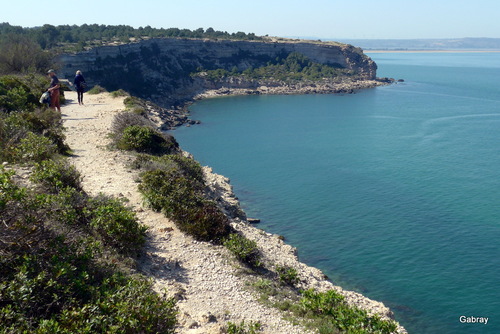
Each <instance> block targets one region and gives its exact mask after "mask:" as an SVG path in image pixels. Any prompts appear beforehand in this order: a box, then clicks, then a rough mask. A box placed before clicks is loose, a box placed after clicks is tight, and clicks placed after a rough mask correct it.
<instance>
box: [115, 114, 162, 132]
mask: <svg viewBox="0 0 500 334" xmlns="http://www.w3.org/2000/svg"><path fill="white" fill-rule="evenodd" d="M134 125H137V126H145V127H150V128H154V123H153V122H151V121H150V120H149V119H147V118H146V117H144V116H141V115H138V114H135V113H131V112H128V111H124V112H120V113H118V114H116V115H115V117H114V118H113V123H112V124H111V132H112V134H113V135H114V136H119V135H120V134H121V133H122V132H123V130H125V129H126V128H128V127H129V126H134Z"/></svg>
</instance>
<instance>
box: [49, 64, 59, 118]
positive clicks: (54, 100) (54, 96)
mask: <svg viewBox="0 0 500 334" xmlns="http://www.w3.org/2000/svg"><path fill="white" fill-rule="evenodd" d="M47 74H48V75H49V76H50V87H49V89H47V91H48V92H49V93H50V107H51V108H54V109H55V110H57V111H59V112H61V104H60V103H59V94H60V93H59V88H61V84H60V83H59V79H58V78H57V76H56V71H54V70H49V71H48V72H47Z"/></svg>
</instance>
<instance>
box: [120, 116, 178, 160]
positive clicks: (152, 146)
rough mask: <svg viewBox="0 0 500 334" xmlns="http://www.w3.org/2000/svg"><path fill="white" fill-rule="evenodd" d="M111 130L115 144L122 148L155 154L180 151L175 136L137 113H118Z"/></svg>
mask: <svg viewBox="0 0 500 334" xmlns="http://www.w3.org/2000/svg"><path fill="white" fill-rule="evenodd" d="M111 130H112V135H111V137H112V139H113V143H114V145H115V146H116V147H117V148H119V149H122V150H127V151H136V152H141V153H149V154H155V155H163V154H171V153H178V152H179V144H178V143H177V141H176V140H175V138H174V137H173V136H171V135H168V134H164V133H161V132H159V131H158V130H156V129H155V128H154V124H153V123H152V122H151V121H150V120H148V119H147V118H145V117H143V116H141V115H138V114H135V113H131V112H122V113H119V114H117V115H116V116H115V118H114V120H113V124H112V127H111Z"/></svg>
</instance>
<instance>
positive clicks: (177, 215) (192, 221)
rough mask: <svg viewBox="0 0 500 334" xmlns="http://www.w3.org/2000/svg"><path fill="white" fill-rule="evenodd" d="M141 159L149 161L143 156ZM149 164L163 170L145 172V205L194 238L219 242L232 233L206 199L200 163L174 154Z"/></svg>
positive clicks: (143, 184) (216, 209) (140, 187)
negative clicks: (170, 220) (172, 221)
mask: <svg viewBox="0 0 500 334" xmlns="http://www.w3.org/2000/svg"><path fill="white" fill-rule="evenodd" d="M142 160H143V164H145V163H146V161H148V159H145V158H144V156H143V158H142ZM149 161H150V163H155V164H157V166H159V167H160V168H159V169H155V170H150V171H146V172H143V173H142V183H141V184H140V185H139V191H140V192H141V193H142V194H143V196H144V198H145V200H146V202H147V203H148V204H149V205H150V206H151V207H152V208H153V209H154V210H157V211H162V212H163V213H164V214H165V215H166V216H167V217H170V218H172V219H173V220H174V222H175V224H176V225H177V226H178V227H179V229H180V230H182V231H184V232H185V233H187V234H189V235H191V236H193V237H194V238H195V239H197V240H201V241H212V242H215V243H220V242H221V241H222V239H223V238H224V237H225V236H227V235H228V234H229V232H230V226H229V221H228V219H227V217H226V216H225V215H224V214H223V213H222V212H221V211H220V209H219V208H218V206H217V205H216V204H215V203H214V202H212V201H208V200H205V199H204V197H203V190H204V187H205V186H204V183H203V176H202V172H201V167H200V166H199V164H198V163H196V162H195V161H194V160H192V159H189V158H184V157H180V156H174V155H167V156H163V157H159V158H153V159H151V160H149Z"/></svg>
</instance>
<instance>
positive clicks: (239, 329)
mask: <svg viewBox="0 0 500 334" xmlns="http://www.w3.org/2000/svg"><path fill="white" fill-rule="evenodd" d="M261 327H262V325H261V324H260V322H253V321H250V323H245V321H244V320H242V321H241V322H240V324H239V325H237V324H235V323H232V322H231V321H229V322H228V323H227V329H226V332H227V334H256V333H257V332H260V329H261Z"/></svg>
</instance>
